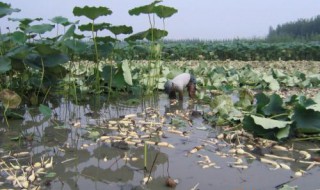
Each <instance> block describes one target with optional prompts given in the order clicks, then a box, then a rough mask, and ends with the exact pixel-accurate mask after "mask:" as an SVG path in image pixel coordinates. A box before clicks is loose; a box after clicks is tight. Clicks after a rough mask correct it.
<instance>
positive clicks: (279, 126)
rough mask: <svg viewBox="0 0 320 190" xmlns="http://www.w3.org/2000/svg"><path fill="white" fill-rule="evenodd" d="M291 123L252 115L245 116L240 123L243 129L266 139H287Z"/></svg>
mask: <svg viewBox="0 0 320 190" xmlns="http://www.w3.org/2000/svg"><path fill="white" fill-rule="evenodd" d="M291 123H292V122H290V121H280V120H274V119H270V118H263V117H258V116H254V115H247V116H245V117H244V119H243V121H242V124H243V129H245V130H246V131H248V132H251V133H253V134H254V135H256V136H260V137H264V138H268V139H276V138H277V139H281V138H286V137H288V135H289V132H288V130H290V124H291Z"/></svg>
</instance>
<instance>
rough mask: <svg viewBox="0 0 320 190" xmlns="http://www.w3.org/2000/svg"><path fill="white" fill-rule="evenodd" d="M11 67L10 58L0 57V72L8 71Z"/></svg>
mask: <svg viewBox="0 0 320 190" xmlns="http://www.w3.org/2000/svg"><path fill="white" fill-rule="evenodd" d="M11 68H12V66H11V60H10V59H9V58H8V57H3V56H1V57H0V74H2V73H5V72H7V71H10V70H11Z"/></svg>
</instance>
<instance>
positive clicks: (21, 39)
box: [11, 31, 28, 45]
mask: <svg viewBox="0 0 320 190" xmlns="http://www.w3.org/2000/svg"><path fill="white" fill-rule="evenodd" d="M27 39H28V38H27V35H26V34H25V33H23V32H20V31H15V32H13V33H12V34H11V40H12V41H13V42H15V43H17V44H19V45H22V44H24V43H25V42H26V41H27Z"/></svg>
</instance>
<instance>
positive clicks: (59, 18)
mask: <svg viewBox="0 0 320 190" xmlns="http://www.w3.org/2000/svg"><path fill="white" fill-rule="evenodd" d="M49 20H50V21H51V22H53V23H55V24H61V25H63V24H65V23H70V22H69V21H68V19H67V18H65V17H62V16H56V17H53V18H52V19H49Z"/></svg>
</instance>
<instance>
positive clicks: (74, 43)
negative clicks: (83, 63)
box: [62, 39, 89, 54]
mask: <svg viewBox="0 0 320 190" xmlns="http://www.w3.org/2000/svg"><path fill="white" fill-rule="evenodd" d="M62 44H63V45H65V46H66V47H68V48H69V49H70V50H72V51H73V52H74V53H76V54H81V53H85V52H86V51H87V49H88V47H89V46H88V44H87V43H85V42H83V41H81V40H76V39H68V40H65V41H63V42H62Z"/></svg>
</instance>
